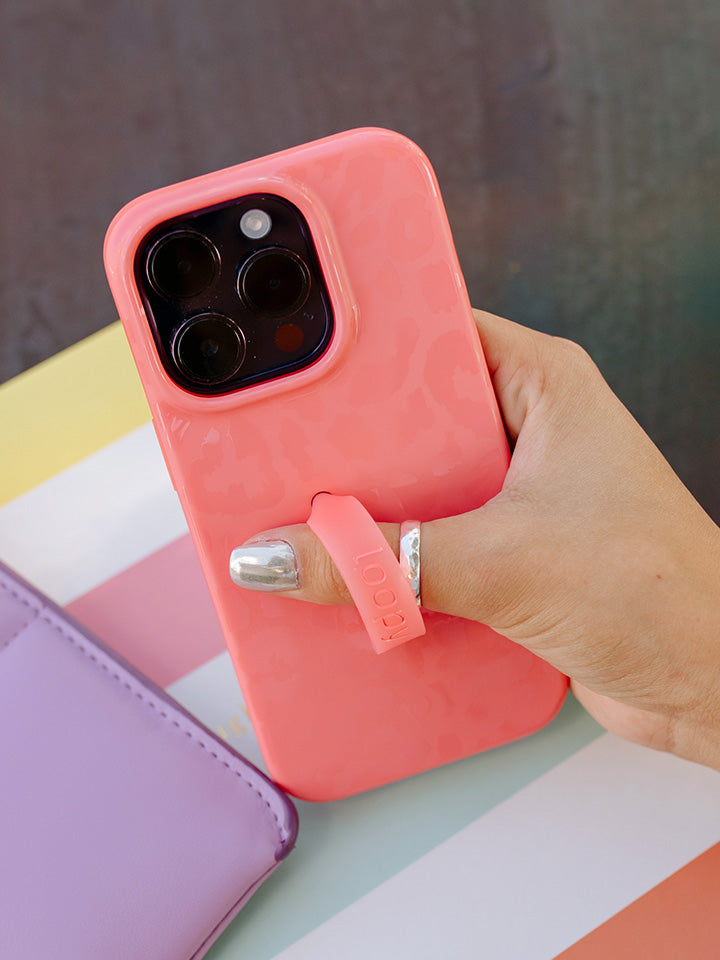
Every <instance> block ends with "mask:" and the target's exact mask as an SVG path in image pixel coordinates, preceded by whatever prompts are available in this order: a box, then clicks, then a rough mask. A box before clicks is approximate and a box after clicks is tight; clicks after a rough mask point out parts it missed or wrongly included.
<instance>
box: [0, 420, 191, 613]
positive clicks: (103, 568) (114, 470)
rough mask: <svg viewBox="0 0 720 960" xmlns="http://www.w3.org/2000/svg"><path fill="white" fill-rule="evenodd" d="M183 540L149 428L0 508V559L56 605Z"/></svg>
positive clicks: (173, 497) (179, 514) (181, 523)
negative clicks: (171, 542)
mask: <svg viewBox="0 0 720 960" xmlns="http://www.w3.org/2000/svg"><path fill="white" fill-rule="evenodd" d="M184 533H187V525H186V523H185V518H184V517H183V514H182V511H181V509H180V504H179V502H178V500H177V497H176V495H175V491H174V490H173V488H172V484H171V483H170V479H169V477H168V474H167V469H166V467H165V461H164V460H163V458H162V454H161V453H160V448H159V446H158V442H157V439H156V437H155V432H154V430H153V428H152V424H150V423H148V424H144V425H143V426H141V427H138V429H136V430H133V431H132V432H131V433H128V434H126V435H125V436H124V437H121V438H120V439H119V440H116V441H115V442H113V443H111V444H108V446H106V447H103V448H102V449H101V450H98V451H97V453H93V454H91V455H90V456H89V457H86V458H85V459H83V460H80V461H78V463H75V464H73V465H72V466H71V467H68V468H67V469H66V470H63V471H62V472H61V473H58V474H56V475H55V476H53V477H51V478H50V479H49V480H47V481H46V482H44V483H41V484H39V485H38V486H37V487H33V488H32V489H31V490H28V491H27V492H26V493H24V494H22V495H21V496H19V497H17V498H16V499H15V500H11V501H10V502H9V503H7V504H5V505H4V506H3V507H2V508H0V557H1V558H2V559H3V560H4V561H5V562H6V563H8V564H9V565H10V566H11V567H14V568H15V569H16V570H17V571H18V572H19V573H20V574H22V575H23V576H24V577H26V578H27V579H28V580H29V581H30V582H31V583H33V584H35V586H37V587H38V588H39V589H40V590H43V591H44V592H45V593H47V594H48V595H49V596H50V597H52V598H53V600H55V601H56V602H57V603H61V604H65V603H69V602H70V601H71V600H73V599H75V597H77V596H79V595H80V594H83V593H86V592H87V591H88V590H90V589H92V588H93V587H96V586H97V585H98V584H100V583H102V582H103V581H104V580H107V579H108V578H109V577H112V576H114V575H115V574H117V573H119V572H120V571H121V570H124V569H126V568H127V567H129V566H131V565H132V564H133V563H136V562H137V561H138V560H141V559H142V558H143V557H145V556H147V555H148V554H149V553H152V552H153V551H155V550H158V549H160V547H163V546H165V545H166V544H168V543H170V541H172V540H174V539H176V538H177V537H179V536H182V534H184ZM59 558H60V559H59Z"/></svg>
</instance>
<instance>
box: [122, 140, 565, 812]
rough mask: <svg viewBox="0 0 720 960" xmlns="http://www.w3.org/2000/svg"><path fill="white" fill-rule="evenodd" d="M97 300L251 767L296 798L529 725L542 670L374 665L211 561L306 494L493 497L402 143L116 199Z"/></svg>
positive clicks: (437, 622)
mask: <svg viewBox="0 0 720 960" xmlns="http://www.w3.org/2000/svg"><path fill="white" fill-rule="evenodd" d="M105 263H106V269H107V273H108V278H109V281H110V286H111V289H112V292H113V295H114V298H115V301H116V304H117V307H118V310H119V313H120V317H121V319H122V322H123V324H124V326H125V330H126V332H127V336H128V339H129V341H130V346H131V349H132V352H133V355H134V358H135V362H136V364H137V367H138V370H139V372H140V377H141V379H142V382H143V384H144V387H145V391H146V393H147V397H148V400H149V403H150V407H151V409H152V415H153V420H154V424H155V429H156V431H157V435H158V438H159V441H160V445H161V447H162V450H163V453H164V456H165V459H166V462H167V466H168V469H169V471H170V475H171V477H172V480H173V483H174V486H175V489H176V490H177V493H178V496H179V498H180V501H181V503H182V506H183V509H184V511H185V515H186V517H187V521H188V525H189V528H190V531H191V534H192V536H193V539H194V542H195V546H196V548H197V551H198V554H199V557H200V561H201V564H202V566H203V570H204V572H205V575H206V578H207V581H208V584H209V587H210V592H211V595H212V597H213V601H214V604H215V606H216V608H217V611H218V615H219V618H220V622H221V625H222V628H223V630H224V633H225V637H226V640H227V645H228V648H229V650H230V654H231V656H232V659H233V663H234V665H235V668H236V671H237V674H238V678H239V681H240V684H241V687H242V690H243V693H244V696H245V698H246V701H247V704H248V709H249V711H250V715H251V720H252V723H253V726H254V728H255V730H256V733H257V736H258V740H259V743H260V747H261V750H262V753H263V756H264V758H265V760H266V763H267V765H268V769H269V771H270V774H271V776H272V777H273V779H275V780H276V781H277V782H278V783H279V784H280V785H281V786H283V787H284V788H285V789H286V790H288V791H289V792H291V793H293V794H294V795H295V796H297V797H301V798H303V799H307V800H316V801H317V800H333V799H337V798H340V797H345V796H348V795H350V794H354V793H357V792H360V791H363V790H368V789H370V788H372V787H376V786H379V785H381V784H384V783H388V782H390V781H393V780H397V779H400V778H403V777H408V776H411V775H413V774H416V773H419V772H420V771H423V770H426V769H429V768H432V767H435V766H438V765H440V764H444V763H448V762H450V761H454V760H457V759H459V758H461V757H465V756H468V755H471V754H474V753H477V752H478V751H481V750H486V749H489V748H491V747H495V746H497V745H499V744H501V743H505V742H507V741H510V740H514V739H517V738H519V737H522V736H524V735H526V734H529V733H532V732H533V731H535V730H537V729H539V728H540V727H542V726H543V725H544V724H545V723H547V722H548V721H549V720H550V719H551V718H552V717H553V716H554V714H555V713H556V712H557V710H558V709H559V707H560V705H561V703H562V701H563V699H564V696H565V692H566V688H567V681H566V679H565V678H564V677H563V676H562V675H561V674H559V673H558V672H557V671H556V670H554V669H553V668H551V667H550V666H548V665H547V664H546V663H544V662H543V661H541V660H539V659H538V658H536V657H535V656H533V655H532V654H530V653H528V652H527V651H526V650H524V649H523V648H522V647H519V646H517V645H516V644H513V643H511V642H510V641H508V640H506V639H505V638H503V637H501V636H498V635H497V634H496V633H494V632H493V631H492V630H490V629H489V628H487V627H485V626H482V625H480V624H477V623H473V622H470V621H466V620H462V619H458V618H453V617H449V616H444V615H440V614H434V613H430V612H425V614H424V616H425V622H426V625H427V633H426V635H425V636H423V637H420V638H418V639H416V640H412V641H410V642H408V643H405V644H403V645H401V646H398V647H396V648H394V649H393V650H390V651H388V652H387V653H384V654H383V655H382V656H378V655H377V654H376V653H375V652H374V650H373V648H372V646H371V644H370V642H369V638H368V636H367V633H366V631H365V629H364V626H363V624H362V622H361V620H360V618H359V616H358V614H357V611H356V610H355V609H354V608H353V607H327V606H319V605H313V604H308V603H300V602H293V601H291V600H288V599H286V598H279V597H277V596H272V595H271V594H260V593H253V592H250V591H246V590H242V589H240V588H238V587H237V586H235V585H234V584H233V583H232V581H231V580H230V576H229V572H228V561H229V557H230V554H231V552H232V550H233V548H234V547H236V546H238V545H240V544H241V543H243V542H244V541H245V540H247V539H248V538H250V537H251V536H252V535H254V534H256V533H257V532H259V531H262V530H265V529H268V528H271V527H275V526H278V525H282V524H287V523H300V522H303V521H305V520H306V519H307V517H308V516H309V514H310V510H311V501H312V498H313V496H314V495H315V494H316V493H318V492H319V491H327V492H330V493H335V494H352V495H354V496H355V497H357V498H358V499H359V500H360V501H361V502H362V503H363V505H364V506H365V507H366V508H367V509H368V510H369V512H370V513H371V515H372V516H373V518H374V519H375V520H377V521H402V520H405V519H414V520H420V521H428V520H432V519H435V518H438V517H442V516H449V515H452V514H456V513H460V512H463V511H466V510H470V509H472V508H475V507H478V506H480V505H481V504H483V503H484V502H485V501H487V500H488V499H489V498H491V497H493V496H494V495H495V494H496V493H497V492H498V491H499V490H500V489H501V487H502V483H503V479H504V477H505V473H506V471H507V467H508V463H509V451H508V445H507V441H506V437H505V432H504V429H503V424H502V420H501V417H500V414H499V411H498V407H497V403H496V401H495V397H494V395H493V391H492V386H491V382H490V378H489V375H488V371H487V367H486V364H485V360H484V358H483V354H482V350H481V347H480V343H479V340H478V337H477V333H476V330H475V328H474V324H473V320H472V314H471V310H470V305H469V301H468V296H467V292H466V289H465V285H464V282H463V279H462V275H461V271H460V268H459V265H458V261H457V256H456V253H455V249H454V245H453V241H452V236H451V233H450V227H449V224H448V220H447V216H446V214H445V211H444V207H443V204H442V200H441V198H440V192H439V189H438V185H437V181H436V179H435V176H434V173H433V171H432V168H431V166H430V164H429V162H428V160H427V158H426V157H425V156H424V154H423V153H422V152H421V151H420V149H419V148H418V147H417V146H416V145H415V144H413V143H412V142H411V141H409V140H408V139H406V138H405V137H403V136H401V135H399V134H397V133H393V132H391V131H387V130H380V129H359V130H351V131H349V132H346V133H341V134H338V135H336V136H332V137H329V138H327V139H324V140H319V141H317V142H314V143H309V144H305V145H303V146H299V147H296V148H294V149H290V150H286V151H283V152H281V153H277V154H274V155H272V156H268V157H264V158H261V159H259V160H253V161H250V162H247V163H243V164H240V165H239V166H236V167H231V168H229V169H226V170H221V171H219V172H216V173H211V174H208V175H207V176H202V177H199V178H197V179H194V180H189V181H186V182H184V183H180V184H175V185H173V186H169V187H165V188H163V189H161V190H157V191H155V192H153V193H150V194H147V195H145V196H142V197H140V198H139V199H137V200H135V201H133V202H131V203H130V204H129V205H128V206H126V207H125V208H124V209H123V210H121V211H120V213H119V214H118V215H117V216H116V218H115V219H114V221H113V223H112V225H111V226H110V229H109V231H108V235H107V239H106V245H105Z"/></svg>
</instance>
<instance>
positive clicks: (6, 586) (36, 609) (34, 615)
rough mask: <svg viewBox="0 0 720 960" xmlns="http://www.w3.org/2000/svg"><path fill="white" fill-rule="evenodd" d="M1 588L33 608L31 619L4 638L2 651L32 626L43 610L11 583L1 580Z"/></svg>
mask: <svg viewBox="0 0 720 960" xmlns="http://www.w3.org/2000/svg"><path fill="white" fill-rule="evenodd" d="M0 589H2V590H4V591H5V592H6V593H9V594H10V596H11V597H12V598H13V599H14V600H17V602H18V603H19V604H21V606H23V607H27V608H28V610H32V616H31V617H30V619H29V620H26V621H25V623H23V624H22V625H21V626H20V627H19V628H18V629H17V630H16V631H15V633H13V634H11V635H10V636H9V637H8V638H7V640H4V641H3V643H1V644H0V653H2V651H3V650H4V649H5V648H6V647H9V646H10V644H11V643H12V642H13V640H15V639H17V637H19V636H20V634H21V633H23V631H25V630H27V628H28V627H29V626H30V624H31V623H33V621H35V620H37V618H38V615H39V614H40V611H41V610H42V607H36V606H33V604H32V603H30V602H29V601H28V600H27V599H26V598H25V597H23V596H21V595H20V594H19V593H18V592H17V591H16V590H13V588H12V587H11V586H10V585H9V584H7V583H4V582H3V581H1V580H0Z"/></svg>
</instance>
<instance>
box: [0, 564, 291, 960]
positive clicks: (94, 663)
mask: <svg viewBox="0 0 720 960" xmlns="http://www.w3.org/2000/svg"><path fill="white" fill-rule="evenodd" d="M296 832H297V817H296V814H295V810H294V807H293V806H292V804H291V803H290V801H289V800H288V798H287V797H286V796H285V795H284V794H283V793H282V792H281V791H280V790H279V789H278V788H277V787H276V786H275V785H274V784H272V783H271V782H270V781H269V780H268V779H267V778H266V777H265V776H263V774H262V773H260V772H259V771H258V770H257V769H256V768H255V767H253V766H252V765H251V764H250V763H248V762H247V761H246V760H244V759H243V758H242V757H241V756H240V755H239V754H237V753H235V751H233V750H232V749H230V748H229V747H228V746H227V745H226V744H225V743H223V741H222V740H219V739H218V738H216V737H215V736H213V734H211V733H210V732H209V731H208V730H206V729H205V728H204V727H202V726H201V725H200V724H199V723H198V722H197V721H196V720H194V719H193V718H192V717H191V716H190V715H189V714H188V713H186V712H185V711H184V710H183V709H182V708H181V707H180V706H178V704H176V703H175V701H173V700H171V699H170V698H169V697H168V696H167V695H166V694H165V693H163V691H162V690H160V689H159V688H157V687H155V686H154V685H153V684H151V683H150V682H149V681H148V680H147V679H146V678H144V677H142V676H141V675H140V674H138V673H136V672H135V671H134V670H133V669H132V668H131V667H129V665H128V664H126V663H124V662H123V661H121V660H119V659H118V658H117V657H116V656H115V655H114V654H113V653H111V652H110V651H109V650H108V649H107V648H105V647H104V646H103V645H102V644H100V643H99V642H98V641H97V640H95V639H94V638H93V637H91V636H89V635H88V634H87V632H86V631H85V630H84V629H83V628H82V627H81V626H80V625H79V624H77V623H75V622H74V621H72V620H71V619H70V618H68V617H67V616H66V614H65V613H64V612H63V611H62V610H61V609H60V608H58V607H56V606H55V605H54V604H53V603H51V602H50V601H49V600H47V598H45V597H43V596H42V595H41V594H39V593H38V592H37V591H35V590H34V589H33V588H31V587H30V586H29V585H28V584H26V583H24V582H23V581H22V580H20V579H19V578H18V577H17V576H16V575H15V574H14V573H12V572H11V571H10V570H9V569H8V568H7V567H5V566H3V565H1V564H0V956H1V957H8V958H9V957H12V958H13V960H39V958H53V960H98V958H101V957H102V958H113V960H125V958H132V960H138V958H140V957H141V958H143V960H191V958H192V960H197V958H199V957H202V956H203V955H204V954H205V952H206V951H207V950H208V949H209V947H210V946H211V944H212V943H213V941H214V940H215V939H216V938H217V936H218V935H219V934H220V933H221V932H222V930H223V929H224V928H225V927H226V926H227V924H228V923H229V922H230V920H231V919H232V918H233V917H234V916H235V914H236V913H237V912H238V910H239V909H240V908H241V907H242V905H243V904H244V903H245V901H246V900H247V899H248V898H249V897H250V896H251V895H252V893H253V892H254V891H255V890H256V889H257V887H258V886H259V885H260V884H261V883H262V882H263V880H264V879H265V878H266V877H267V876H268V875H269V874H270V873H271V872H272V871H273V870H274V869H275V867H276V866H277V864H278V863H279V862H280V861H281V860H282V859H283V857H285V856H286V855H287V853H288V852H289V851H290V850H291V849H292V846H293V844H294V841H295V835H296Z"/></svg>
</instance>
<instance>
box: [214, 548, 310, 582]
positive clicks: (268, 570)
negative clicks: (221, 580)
mask: <svg viewBox="0 0 720 960" xmlns="http://www.w3.org/2000/svg"><path fill="white" fill-rule="evenodd" d="M230 576H231V578H232V580H233V582H234V583H236V584H237V585H238V586H239V587H248V588H250V589H251V590H259V591H262V592H264V593H280V592H282V591H284V590H297V588H298V586H299V584H300V577H299V574H298V562H297V556H296V554H295V551H294V550H293V547H292V544H290V543H288V542H287V540H255V541H250V542H249V543H244V544H243V545H242V546H240V547H236V548H235V550H233V552H232V554H231V555H230Z"/></svg>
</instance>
